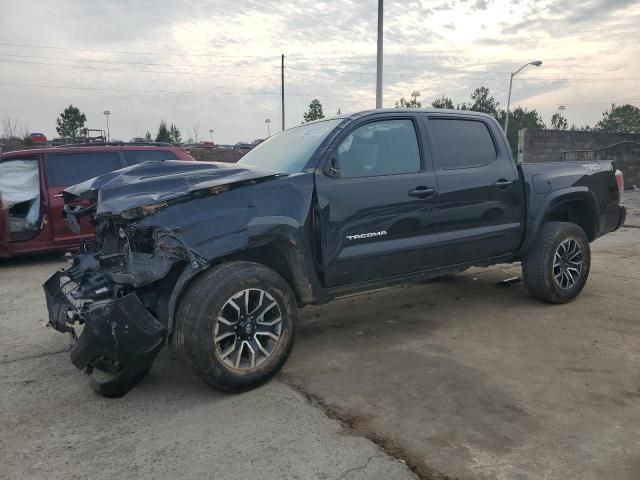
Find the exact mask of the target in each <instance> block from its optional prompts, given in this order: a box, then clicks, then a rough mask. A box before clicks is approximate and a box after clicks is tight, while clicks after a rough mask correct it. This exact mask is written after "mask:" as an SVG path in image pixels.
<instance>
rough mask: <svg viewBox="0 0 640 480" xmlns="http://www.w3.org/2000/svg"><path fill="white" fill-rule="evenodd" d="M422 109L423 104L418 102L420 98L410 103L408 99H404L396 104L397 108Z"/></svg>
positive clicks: (414, 98)
mask: <svg viewBox="0 0 640 480" xmlns="http://www.w3.org/2000/svg"><path fill="white" fill-rule="evenodd" d="M420 107H422V103H420V102H419V101H418V97H413V98H412V99H411V100H409V101H407V99H406V98H404V97H402V98H401V99H400V100H398V101H397V102H396V108H420Z"/></svg>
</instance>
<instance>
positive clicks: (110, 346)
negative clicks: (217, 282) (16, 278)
mask: <svg viewBox="0 0 640 480" xmlns="http://www.w3.org/2000/svg"><path fill="white" fill-rule="evenodd" d="M279 177H280V175H278V174H274V173H273V172H264V171H261V170H258V169H255V168H250V167H247V166H239V165H235V164H215V163H203V162H184V161H170V160H167V161H161V162H146V163H142V164H138V165H135V166H131V167H128V168H125V169H122V170H119V171H116V172H112V173H109V174H105V175H103V176H101V177H97V178H95V179H91V180H88V181H86V182H84V183H82V184H78V185H75V186H73V187H70V188H68V189H67V190H65V192H64V194H63V197H64V200H65V207H64V212H65V215H66V217H67V220H68V223H69V226H70V228H71V229H72V230H74V229H75V230H74V231H79V228H80V227H79V225H80V217H85V216H88V217H89V218H90V219H91V221H92V223H93V224H94V226H95V231H96V235H95V240H93V241H91V242H86V243H84V244H82V245H81V247H80V249H79V251H78V252H77V253H75V254H74V255H73V256H71V258H70V262H71V266H70V267H69V268H67V269H66V270H63V271H60V272H57V273H55V274H54V275H53V276H52V277H51V278H49V280H47V282H46V283H45V284H44V291H45V296H46V301H47V307H48V310H49V322H50V324H51V326H52V327H53V328H55V329H56V330H57V331H59V332H62V333H69V334H71V337H72V347H71V360H72V362H73V364H74V365H75V366H76V367H78V368H79V369H81V370H84V371H85V372H87V373H89V374H93V375H92V378H93V382H92V386H93V387H94V389H95V390H97V391H98V392H99V393H100V394H102V395H106V396H119V395H122V394H124V393H126V392H127V391H128V390H129V389H131V388H132V387H133V386H134V385H135V384H136V383H137V382H138V381H139V380H140V379H141V378H142V377H144V375H145V374H146V373H147V372H148V371H149V369H150V368H151V365H152V363H153V361H154V359H155V358H156V356H157V355H158V353H159V351H160V350H161V349H162V347H163V346H164V345H165V344H166V343H167V340H168V337H169V336H170V333H171V329H172V323H173V318H172V317H173V312H174V310H175V306H176V302H177V301H178V298H179V294H180V291H181V289H182V288H183V287H184V285H185V284H186V283H187V282H188V281H189V280H190V279H191V278H192V277H193V276H195V275H196V274H197V273H199V272H200V271H202V270H204V269H206V268H207V267H208V266H210V264H211V262H212V261H213V260H214V259H215V258H217V257H219V256H220V255H222V254H224V253H227V252H230V251H235V250H237V249H240V248H243V247H244V246H245V245H246V243H247V224H248V222H249V219H250V218H251V215H253V213H254V212H253V207H252V206H251V205H253V204H256V202H255V201H254V200H253V199H252V196H251V194H250V193H249V191H250V190H251V188H248V187H253V186H256V185H260V184H262V183H263V182H266V181H267V180H272V179H275V178H279Z"/></svg>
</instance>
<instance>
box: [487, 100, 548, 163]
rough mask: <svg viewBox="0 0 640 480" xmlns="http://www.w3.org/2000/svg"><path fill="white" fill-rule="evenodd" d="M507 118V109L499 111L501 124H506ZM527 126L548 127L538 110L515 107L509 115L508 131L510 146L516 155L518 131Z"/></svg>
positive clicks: (531, 127) (533, 127) (498, 115)
mask: <svg viewBox="0 0 640 480" xmlns="http://www.w3.org/2000/svg"><path fill="white" fill-rule="evenodd" d="M506 118H507V112H506V111H505V110H499V111H498V113H497V119H498V121H499V122H500V125H503V126H504V123H505V120H506ZM525 128H530V129H541V128H542V129H544V128H547V127H546V125H545V123H544V120H542V116H541V115H540V114H539V113H538V111H537V110H535V109H533V110H527V109H526V108H522V107H517V108H515V109H513V110H512V111H511V113H510V115H509V132H508V133H507V139H508V140H509V146H510V147H511V151H512V152H513V153H514V156H515V155H517V151H518V132H520V130H523V129H525Z"/></svg>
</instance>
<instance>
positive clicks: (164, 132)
mask: <svg viewBox="0 0 640 480" xmlns="http://www.w3.org/2000/svg"><path fill="white" fill-rule="evenodd" d="M171 140H172V139H171V133H170V132H169V129H168V128H167V124H166V122H165V121H164V120H160V126H159V127H158V134H157V135H156V142H164V143H171Z"/></svg>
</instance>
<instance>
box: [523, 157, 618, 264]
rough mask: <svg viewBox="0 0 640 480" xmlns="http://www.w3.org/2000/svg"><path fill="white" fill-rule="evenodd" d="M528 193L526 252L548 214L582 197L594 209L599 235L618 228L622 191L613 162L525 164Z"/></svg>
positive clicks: (524, 250)
mask: <svg viewBox="0 0 640 480" xmlns="http://www.w3.org/2000/svg"><path fill="white" fill-rule="evenodd" d="M519 169H520V172H521V176H522V180H523V182H524V185H525V192H526V195H527V214H526V220H527V221H526V225H527V226H526V235H525V242H524V244H523V248H522V249H521V251H520V252H519V253H520V254H524V253H526V250H528V248H529V247H530V246H531V243H532V242H533V240H534V239H535V237H536V236H537V233H538V231H539V229H540V227H541V225H542V223H543V222H544V220H545V217H546V215H547V214H548V212H550V211H551V210H552V209H553V208H555V207H556V206H558V205H560V204H561V203H564V202H568V201H574V200H582V201H584V202H586V203H587V204H588V205H590V207H591V208H592V209H593V211H594V212H595V213H594V215H595V216H596V218H595V219H594V222H595V225H596V230H597V231H596V236H600V235H602V234H604V233H607V232H610V231H612V230H614V229H615V227H616V224H617V221H618V218H619V206H618V205H619V192H618V186H617V183H616V179H615V175H614V171H613V166H612V164H611V162H556V163H525V164H522V165H520V167H519Z"/></svg>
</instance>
